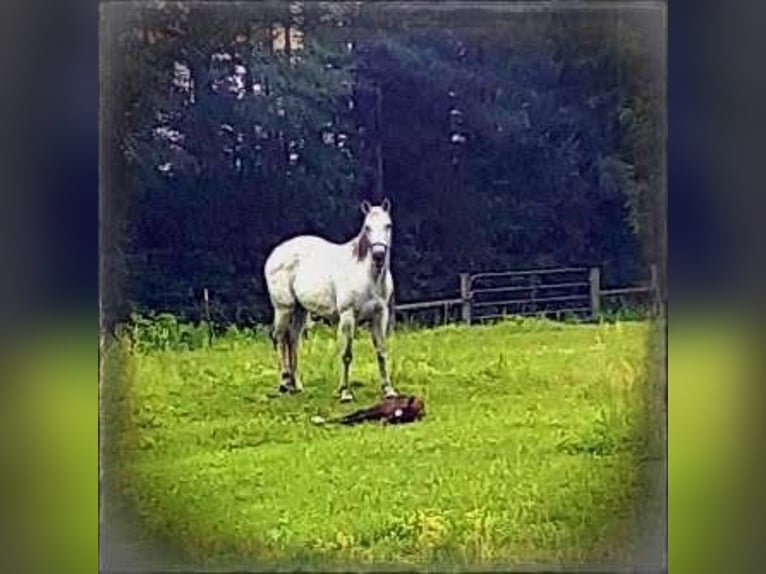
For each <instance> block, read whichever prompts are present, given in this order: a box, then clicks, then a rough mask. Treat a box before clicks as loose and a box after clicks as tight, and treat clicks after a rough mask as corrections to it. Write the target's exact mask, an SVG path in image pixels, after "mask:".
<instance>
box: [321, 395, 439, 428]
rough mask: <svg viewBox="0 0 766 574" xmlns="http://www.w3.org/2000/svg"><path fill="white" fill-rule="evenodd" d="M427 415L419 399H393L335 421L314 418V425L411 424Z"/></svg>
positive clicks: (334, 419)
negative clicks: (371, 422) (370, 422)
mask: <svg viewBox="0 0 766 574" xmlns="http://www.w3.org/2000/svg"><path fill="white" fill-rule="evenodd" d="M425 414H426V410H425V404H424V403H423V400H422V399H419V398H418V397H412V396H409V397H391V398H387V399H383V400H382V401H381V402H379V403H378V404H376V405H374V406H372V407H369V408H366V409H359V410H358V411H354V412H353V413H350V414H347V415H345V416H342V417H338V418H333V419H329V420H328V419H324V418H323V417H320V416H315V417H312V419H311V421H312V422H313V423H314V424H341V425H353V424H358V423H363V422H367V421H379V422H381V423H383V424H402V423H411V422H414V421H416V420H418V419H421V418H422V417H423V416H424V415H425Z"/></svg>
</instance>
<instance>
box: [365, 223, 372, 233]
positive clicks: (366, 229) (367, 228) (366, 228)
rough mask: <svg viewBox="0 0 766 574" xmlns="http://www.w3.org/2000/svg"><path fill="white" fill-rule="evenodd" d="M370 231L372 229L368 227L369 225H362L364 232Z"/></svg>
mask: <svg viewBox="0 0 766 574" xmlns="http://www.w3.org/2000/svg"><path fill="white" fill-rule="evenodd" d="M370 231H372V229H370V226H369V225H365V226H364V232H365V233H369V232H370Z"/></svg>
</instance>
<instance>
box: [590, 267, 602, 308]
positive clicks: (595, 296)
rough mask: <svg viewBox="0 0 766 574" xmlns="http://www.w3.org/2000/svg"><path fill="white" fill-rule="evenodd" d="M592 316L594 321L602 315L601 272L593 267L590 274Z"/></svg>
mask: <svg viewBox="0 0 766 574" xmlns="http://www.w3.org/2000/svg"><path fill="white" fill-rule="evenodd" d="M589 280H590V316H591V318H592V319H593V320H596V319H598V316H599V314H600V313H601V270H600V269H599V268H598V267H591V268H590V274H589Z"/></svg>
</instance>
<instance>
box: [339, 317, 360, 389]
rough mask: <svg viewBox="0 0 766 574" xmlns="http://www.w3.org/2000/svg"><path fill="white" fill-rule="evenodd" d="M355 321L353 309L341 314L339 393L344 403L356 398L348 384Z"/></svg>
mask: <svg viewBox="0 0 766 574" xmlns="http://www.w3.org/2000/svg"><path fill="white" fill-rule="evenodd" d="M355 323H356V321H355V318H354V312H353V311H352V310H348V311H344V312H342V313H341V314H340V322H339V324H338V355H339V356H340V359H341V365H340V383H339V384H338V394H339V395H340V401H341V402H342V403H347V402H349V401H353V400H354V395H352V394H351V390H350V389H349V386H348V371H349V367H350V366H351V359H352V357H353V355H352V352H351V347H352V345H353V341H354V329H355V327H356V324H355Z"/></svg>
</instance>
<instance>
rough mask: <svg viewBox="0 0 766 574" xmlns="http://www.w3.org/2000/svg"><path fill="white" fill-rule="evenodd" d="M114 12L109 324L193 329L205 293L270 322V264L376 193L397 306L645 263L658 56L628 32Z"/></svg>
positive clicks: (435, 13)
mask: <svg viewBox="0 0 766 574" xmlns="http://www.w3.org/2000/svg"><path fill="white" fill-rule="evenodd" d="M400 10H401V8H400ZM106 12H107V13H109V14H111V15H112V18H110V19H109V27H108V29H107V31H106V35H107V37H108V38H109V41H110V42H111V43H110V44H109V46H110V49H109V50H108V51H107V53H106V54H107V56H106V58H105V65H106V67H107V71H108V76H107V77H108V78H109V81H108V82H107V86H106V96H105V98H106V99H105V103H106V109H108V113H107V114H106V116H105V119H104V121H105V123H104V124H103V129H104V130H105V132H106V133H107V137H108V141H107V149H108V152H109V154H108V156H107V157H106V159H105V161H106V165H107V166H108V169H109V173H110V175H109V189H108V192H107V197H106V201H107V203H108V207H107V209H106V219H105V224H106V226H107V232H106V233H107V237H106V239H105V243H104V247H105V249H106V252H107V253H108V254H109V256H108V258H107V262H106V264H107V267H106V271H107V272H109V273H110V278H111V279H110V281H111V283H109V284H108V285H107V293H106V294H107V299H106V301H107V309H106V310H107V312H108V313H109V314H110V317H112V318H114V319H119V318H124V317H126V316H127V314H128V313H129V312H130V311H131V310H136V309H137V310H141V311H147V310H155V311H172V312H174V313H176V314H180V315H181V316H184V317H186V318H198V317H199V316H200V311H201V309H200V301H201V298H202V296H201V290H202V289H203V288H204V287H207V288H208V289H209V290H210V292H211V297H212V300H211V301H212V310H213V316H214V321H215V322H217V323H232V322H236V323H239V324H251V323H253V322H257V321H264V320H266V319H267V318H268V315H269V311H268V306H267V304H266V299H265V297H264V286H263V279H262V277H261V269H262V265H263V262H264V260H265V257H266V256H267V254H268V252H269V250H270V249H271V248H273V247H274V246H275V245H276V244H277V243H278V242H279V241H281V240H283V239H285V238H287V237H288V236H290V235H292V234H296V233H319V234H323V235H325V236H327V237H329V238H331V239H333V240H345V239H348V238H349V237H350V236H351V234H353V233H355V231H356V229H357V226H358V225H359V222H360V217H361V216H360V214H359V211H358V209H357V206H358V202H359V200H361V199H365V198H366V199H372V200H377V199H380V197H379V195H381V193H382V194H385V195H387V196H388V197H390V198H391V199H392V200H393V205H394V218H395V222H396V229H395V235H394V242H395V244H394V258H393V265H394V272H395V276H396V278H397V284H398V299H399V300H400V301H405V300H413V299H422V298H427V297H432V296H437V295H442V294H453V293H455V291H456V288H457V273H458V272H460V271H466V270H482V269H484V270H486V269H507V268H529V267H536V266H553V265H567V264H572V263H574V264H578V265H599V266H602V268H603V269H604V277H605V278H606V281H607V283H611V284H624V283H628V282H633V281H636V280H638V279H643V278H644V277H645V276H646V262H647V260H655V259H656V256H657V253H659V251H658V250H657V246H656V245H655V243H654V239H655V238H656V237H658V236H659V231H660V228H659V227H658V226H657V221H659V218H658V217H657V213H658V211H657V208H658V205H659V197H660V190H661V186H662V181H661V177H660V176H661V173H662V169H661V168H662V155H663V154H662V141H663V140H662V137H661V134H662V130H663V125H662V117H661V113H660V112H661V110H662V97H663V93H662V79H663V76H662V73H661V72H662V70H661V66H660V65H659V63H660V61H661V57H660V56H661V53H660V54H658V53H657V50H656V49H655V45H654V44H653V42H654V41H655V40H656V38H653V37H651V36H649V35H648V34H647V29H653V28H652V26H648V27H647V26H646V23H645V22H643V23H642V21H641V20H639V19H637V18H632V17H629V16H624V17H623V16H620V15H618V14H617V13H616V12H613V11H609V10H604V11H587V13H576V12H563V13H561V14H556V13H554V12H536V11H534V12H524V13H522V12H514V13H510V12H509V13H504V12H498V11H495V10H487V11H480V10H471V11H463V12H460V11H455V10H428V9H418V8H416V7H413V8H411V9H408V10H406V12H397V11H396V10H395V9H394V8H393V7H391V6H383V7H375V6H371V5H365V4H362V5H359V4H355V3H344V4H332V3H322V2H320V3H306V4H305V5H304V4H303V3H301V2H291V3H283V4H279V5H270V4H266V5H263V4H259V5H256V6H247V5H242V4H238V5H237V6H236V7H228V6H224V5H221V4H215V5H180V6H179V5H176V4H173V3H164V2H163V3H157V4H153V3H147V4H145V5H143V6H141V7H137V6H135V5H131V6H130V7H127V8H126V7H115V8H112V9H110V10H108V11H106ZM405 14H406V15H405ZM379 162H380V163H379ZM379 167H382V169H379ZM642 244H644V245H645V246H647V247H648V248H649V250H648V253H647V252H645V250H643V249H642ZM647 255H648V257H647Z"/></svg>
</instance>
